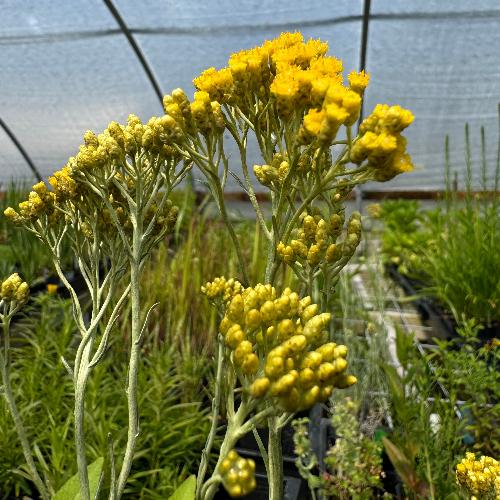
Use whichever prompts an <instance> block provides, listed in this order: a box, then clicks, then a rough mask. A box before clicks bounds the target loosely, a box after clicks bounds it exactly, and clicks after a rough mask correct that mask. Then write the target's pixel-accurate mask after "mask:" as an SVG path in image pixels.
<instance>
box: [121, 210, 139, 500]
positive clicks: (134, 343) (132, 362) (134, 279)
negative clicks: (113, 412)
mask: <svg viewBox="0 0 500 500" xmlns="http://www.w3.org/2000/svg"><path fill="white" fill-rule="evenodd" d="M135 216H136V217H135V219H136V220H135V224H134V234H133V242H132V259H131V262H130V302H131V309H132V311H131V315H132V321H131V341H130V357H129V368H128V378H127V391H126V392H127V402H128V432H127V445H126V448H125V455H124V457H123V464H122V467H121V470H120V475H119V477H118V485H117V488H116V498H117V499H120V498H121V496H122V494H123V490H124V489H125V484H126V482H127V478H128V476H129V474H130V469H131V467H132V461H133V458H134V451H135V443H136V440H137V436H138V435H139V410H138V404H137V375H138V372H139V357H140V351H141V345H140V341H139V340H140V339H139V336H140V333H141V297H140V267H141V265H140V259H141V250H142V220H141V217H140V216H138V214H137V211H136V213H135Z"/></svg>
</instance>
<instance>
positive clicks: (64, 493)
mask: <svg viewBox="0 0 500 500" xmlns="http://www.w3.org/2000/svg"><path fill="white" fill-rule="evenodd" d="M103 464H104V458H102V457H99V458H98V459H97V460H95V461H94V462H93V463H91V464H90V465H89V466H88V467H87V473H88V475H89V489H90V498H91V499H94V498H95V497H96V494H97V490H98V488H99V482H100V479H101V473H102V466H103ZM81 498H82V497H81V495H80V480H79V478H78V473H77V474H75V475H74V476H72V477H70V478H69V479H68V480H67V481H66V482H65V483H64V485H63V486H62V488H61V489H60V490H59V491H58V492H57V493H56V494H55V495H54V498H53V499H52V500H81Z"/></svg>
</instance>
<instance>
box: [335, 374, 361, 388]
mask: <svg viewBox="0 0 500 500" xmlns="http://www.w3.org/2000/svg"><path fill="white" fill-rule="evenodd" d="M357 381H358V379H357V378H356V377H355V376H354V375H343V376H341V377H338V378H337V379H336V380H335V386H336V387H338V388H339V389H346V388H347V387H350V386H351V385H354V384H355V383H356V382H357Z"/></svg>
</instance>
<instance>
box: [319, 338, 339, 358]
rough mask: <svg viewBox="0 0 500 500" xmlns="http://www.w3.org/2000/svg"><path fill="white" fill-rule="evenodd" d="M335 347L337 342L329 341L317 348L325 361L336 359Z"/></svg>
mask: <svg viewBox="0 0 500 500" xmlns="http://www.w3.org/2000/svg"><path fill="white" fill-rule="evenodd" d="M335 347H337V344H335V342H328V344H323V345H322V346H320V347H318V348H317V349H316V352H319V353H320V354H321V356H322V358H323V361H333V360H334V359H335Z"/></svg>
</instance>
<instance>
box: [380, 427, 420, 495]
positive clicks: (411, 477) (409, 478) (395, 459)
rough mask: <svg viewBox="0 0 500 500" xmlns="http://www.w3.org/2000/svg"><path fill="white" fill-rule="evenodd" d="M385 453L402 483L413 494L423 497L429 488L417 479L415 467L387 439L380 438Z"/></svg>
mask: <svg viewBox="0 0 500 500" xmlns="http://www.w3.org/2000/svg"><path fill="white" fill-rule="evenodd" d="M382 443H383V444H384V448H385V451H386V453H387V455H388V456H389V459H390V461H391V462H392V465H394V468H395V469H396V472H397V473H398V474H399V477H400V478H401V479H402V480H403V483H405V485H406V486H407V487H408V488H409V489H410V490H411V491H413V492H415V493H418V494H422V495H424V494H425V492H427V491H428V489H429V487H428V485H427V484H426V483H425V482H424V481H421V480H420V479H418V477H417V471H416V470H415V465H414V464H413V463H412V462H411V461H410V460H409V459H408V457H407V456H406V455H405V454H404V453H403V452H402V451H401V450H400V449H399V448H398V447H397V446H396V445H395V444H394V443H393V442H392V441H390V440H389V439H388V438H386V437H384V438H382Z"/></svg>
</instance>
